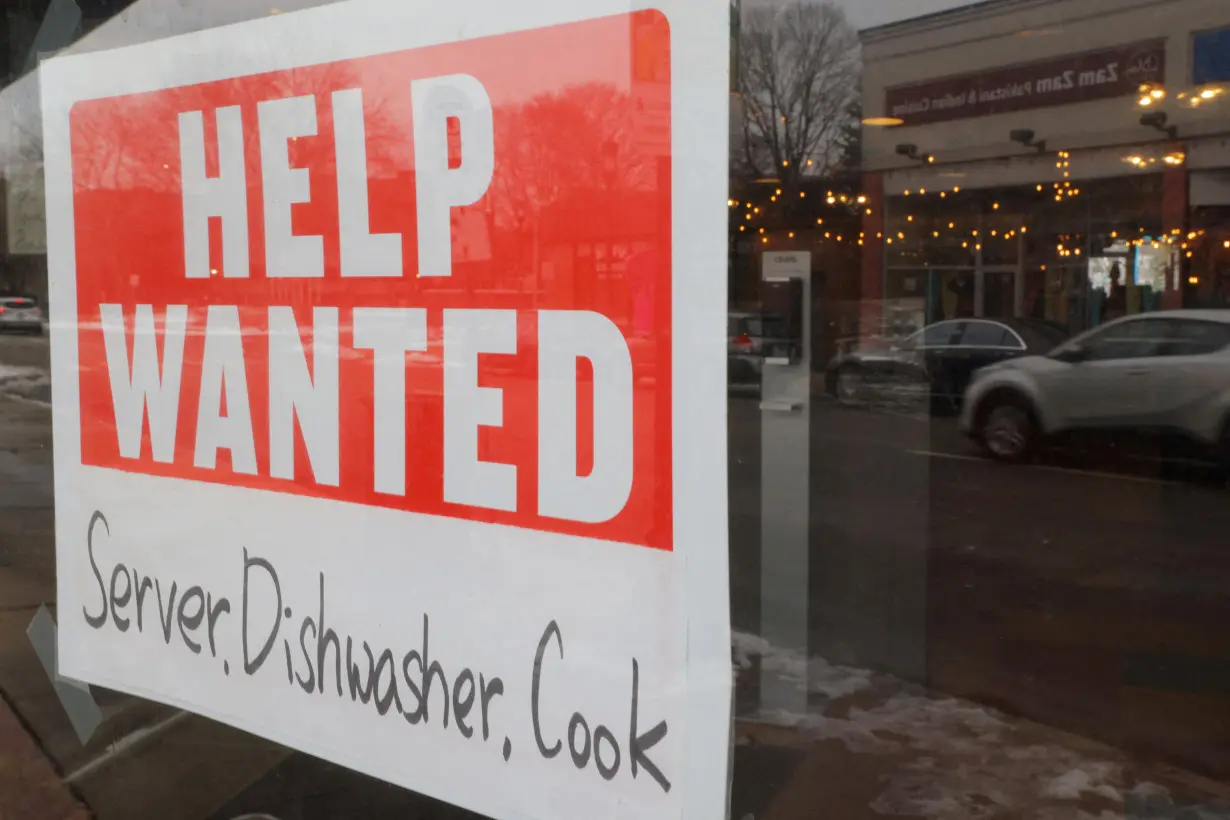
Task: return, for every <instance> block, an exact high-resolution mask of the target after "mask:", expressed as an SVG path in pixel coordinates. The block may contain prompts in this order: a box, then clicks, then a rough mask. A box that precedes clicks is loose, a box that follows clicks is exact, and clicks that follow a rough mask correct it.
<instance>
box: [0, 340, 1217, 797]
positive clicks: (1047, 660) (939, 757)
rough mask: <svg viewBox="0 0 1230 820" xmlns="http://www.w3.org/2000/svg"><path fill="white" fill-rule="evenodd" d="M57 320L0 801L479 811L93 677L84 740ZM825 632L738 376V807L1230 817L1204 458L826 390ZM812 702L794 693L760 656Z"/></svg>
mask: <svg viewBox="0 0 1230 820" xmlns="http://www.w3.org/2000/svg"><path fill="white" fill-rule="evenodd" d="M46 367H47V346H46V340H45V339H36V338H11V339H10V338H7V337H0V817H2V818H6V819H7V818H10V817H13V818H26V817H30V818H61V817H63V818H73V820H76V818H85V817H90V816H92V817H96V818H100V820H112V819H113V818H114V819H115V820H129V818H151V820H153V819H154V818H158V819H159V820H162V819H163V818H183V820H233V818H237V817H241V816H244V815H249V814H254V813H267V814H268V815H269V816H271V817H274V818H277V820H317V818H319V820H325V818H332V817H338V816H346V817H364V818H386V817H387V818H393V817H397V818H420V817H421V818H431V820H460V819H461V818H469V817H473V815H469V814H466V813H463V812H460V811H459V810H456V809H453V808H450V807H447V806H443V805H441V804H438V803H435V802H434V801H429V800H427V799H425V798H422V797H421V796H418V795H414V794H412V793H409V792H406V791H404V790H401V789H397V788H395V787H392V786H388V785H386V784H382V783H379V782H377V781H374V780H371V779H370V778H367V777H364V776H361V775H358V774H355V773H352V772H348V771H345V770H343V769H340V768H338V767H336V766H332V765H329V764H325V763H323V762H321V761H318V760H315V759H313V758H310V757H307V756H305V755H302V754H298V753H291V752H289V751H288V750H285V749H282V748H279V747H276V746H274V745H273V744H270V743H267V742H265V741H263V740H260V739H257V738H254V737H252V736H250V735H247V734H244V733H242V732H239V731H236V730H233V729H230V728H227V727H223V726H220V725H219V724H216V723H213V722H211V721H207V720H205V719H203V718H200V717H197V716H193V715H189V714H186V713H182V712H178V711H176V710H173V709H170V708H167V707H164V706H161V705H158V704H153V703H149V702H146V701H140V700H137V699H134V698H129V697H126V696H123V695H120V694H117V693H111V692H106V691H101V690H98V689H97V688H95V689H94V697H95V699H96V700H97V702H98V704H99V706H100V708H101V709H102V712H103V718H104V719H103V722H102V724H101V726H100V728H99V730H98V732H97V733H96V734H95V735H94V736H93V737H92V738H90V740H89V742H88V743H86V744H84V745H83V744H82V743H81V742H80V740H79V739H78V737H77V735H76V733H75V732H74V730H73V727H72V725H71V723H70V722H69V720H68V717H67V715H66V714H65V710H64V707H63V706H62V704H61V703H60V701H59V699H58V698H57V697H56V693H55V690H54V688H53V687H52V684H51V681H50V679H49V677H48V676H47V674H46V672H44V670H43V668H42V666H41V665H40V664H39V662H38V659H37V656H36V655H35V653H34V650H33V647H32V646H31V645H30V643H29V640H28V638H27V637H26V634H25V630H26V627H27V626H28V624H29V623H30V621H31V620H32V618H33V616H34V614H35V612H37V610H38V608H39V607H40V606H43V605H46V606H48V607H50V608H51V611H52V612H53V614H54V605H55V585H54V580H55V578H54V541H53V537H52V534H53V520H52V509H53V508H52V501H53V499H52V483H51V432H50V413H49V405H48V403H47V402H48V401H49V398H50V394H49V392H47V383H46ZM810 413H811V415H810V425H811V430H812V435H811V445H810V446H811V449H810V453H809V454H810V472H809V474H808V475H807V477H806V481H807V484H808V487H807V489H808V494H809V497H810V498H811V512H810V516H809V518H808V521H807V526H808V528H809V538H808V548H807V552H806V555H803V556H800V567H799V569H800V571H801V572H805V573H806V575H807V579H808V595H807V600H806V601H804V602H802V603H801V610H800V611H801V612H802V613H803V617H805V618H806V619H807V624H808V627H809V630H808V633H809V634H810V636H811V639H810V642H809V645H808V646H807V647H805V648H798V647H780V646H774V645H773V644H772V643H770V642H768V641H766V640H764V639H763V638H761V637H758V635H759V634H760V631H759V626H760V620H761V617H762V614H763V611H762V607H761V603H762V602H761V600H760V592H759V590H760V586H759V577H760V576H759V573H760V563H761V558H762V550H761V545H760V543H759V541H760V505H761V485H762V481H763V479H764V477H765V475H766V470H767V471H768V473H767V474H768V475H769V476H772V470H773V465H771V464H770V465H765V464H763V463H762V462H761V453H760V450H761V448H760V424H761V412H760V409H759V405H758V402H757V401H756V400H755V398H753V397H748V396H732V399H731V405H730V419H731V424H730V430H731V434H730V442H729V443H730V452H731V578H732V620H733V623H734V628H735V630H736V634H735V646H734V651H733V659H734V664H735V671H736V673H737V680H738V685H737V701H738V708H737V712H738V716H739V720H738V722H737V725H736V746H735V766H734V773H733V788H732V797H731V804H732V812H731V816H732V817H733V818H735V819H736V820H747V818H753V820H756V819H762V820H767V819H769V818H772V820H796V818H797V820H804V818H812V817H837V818H842V820H860V819H861V818H864V817H865V818H872V817H883V816H900V817H937V818H983V817H986V818H992V817H994V818H1018V817H1019V818H1037V819H1038V820H1048V819H1049V818H1078V819H1079V818H1097V819H1098V820H1112V819H1113V818H1128V817H1131V818H1169V817H1174V818H1178V817H1186V818H1230V786H1227V785H1225V784H1227V783H1230V634H1227V631H1226V630H1223V629H1219V628H1218V625H1220V624H1224V623H1227V622H1230V595H1227V591H1228V590H1230V550H1227V549H1226V535H1225V534H1226V533H1227V532H1230V504H1227V503H1226V502H1227V499H1228V497H1230V496H1227V490H1226V489H1225V488H1224V487H1222V486H1220V485H1218V484H1217V483H1215V482H1213V481H1211V480H1209V479H1208V478H1207V477H1206V476H1205V475H1203V474H1201V473H1200V472H1199V471H1194V470H1193V471H1190V472H1184V471H1179V472H1178V473H1176V472H1175V471H1174V470H1172V469H1163V468H1161V467H1160V466H1159V465H1158V464H1157V463H1156V462H1152V461H1150V460H1149V458H1148V457H1147V456H1148V454H1147V453H1146V454H1143V455H1141V454H1129V455H1128V456H1125V457H1123V458H1119V457H1116V458H1113V459H1109V460H1108V459H1105V458H1102V459H1090V458H1088V457H1086V456H1085V455H1083V454H1072V453H1066V452H1059V453H1055V454H1052V455H1051V456H1049V457H1048V459H1047V460H1046V461H1044V462H1043V463H1040V464H1036V465H1031V466H1025V467H1006V466H1001V465H997V464H993V463H990V462H987V461H985V460H983V459H982V458H980V457H979V456H978V455H977V454H976V453H975V452H974V451H973V450H972V448H971V445H970V444H969V443H968V442H966V441H965V440H964V439H963V438H962V437H961V436H960V435H959V433H958V432H957V431H956V429H955V426H954V425H953V423H952V421H951V420H950V419H933V418H930V417H929V416H928V415H927V414H926V413H922V412H917V408H914V407H911V406H910V405H909V402H905V403H904V404H902V403H898V404H896V405H894V406H892V407H891V408H890V409H887V410H886V409H884V408H883V407H842V406H838V405H836V404H834V403H833V402H830V401H827V400H824V399H823V398H822V397H821V396H819V395H817V396H816V397H815V398H814V401H813V405H812V409H811V411H810ZM765 669H768V670H769V671H770V672H771V673H772V674H774V675H778V676H780V677H781V678H782V679H784V680H786V681H787V683H788V684H789V685H792V686H796V687H798V689H799V693H800V695H801V697H800V699H799V702H800V703H802V704H803V705H802V707H800V708H794V709H790V710H782V709H776V708H773V705H772V704H766V703H764V702H762V700H763V699H762V698H761V697H760V693H759V692H758V685H759V681H760V680H761V678H762V676H763V673H764V670H765Z"/></svg>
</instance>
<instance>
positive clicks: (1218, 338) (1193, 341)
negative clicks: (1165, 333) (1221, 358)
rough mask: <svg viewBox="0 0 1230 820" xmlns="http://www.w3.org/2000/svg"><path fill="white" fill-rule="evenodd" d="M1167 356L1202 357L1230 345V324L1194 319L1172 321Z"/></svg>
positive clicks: (1165, 349)
mask: <svg viewBox="0 0 1230 820" xmlns="http://www.w3.org/2000/svg"><path fill="white" fill-rule="evenodd" d="M1169 329H1170V333H1169V338H1168V339H1167V340H1166V344H1165V346H1164V348H1163V353H1162V355H1165V356H1202V355H1205V354H1207V353H1214V352H1216V351H1218V350H1221V349H1222V348H1224V347H1226V346H1227V345H1230V324H1226V323H1223V322H1205V321H1198V320H1192V319H1184V320H1172V321H1171V322H1170V328H1169Z"/></svg>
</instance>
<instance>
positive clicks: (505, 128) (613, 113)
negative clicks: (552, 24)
mask: <svg viewBox="0 0 1230 820" xmlns="http://www.w3.org/2000/svg"><path fill="white" fill-rule="evenodd" d="M636 122H637V119H636V116H635V111H634V103H633V101H632V99H631V97H630V96H629V95H628V94H627V93H626V92H623V91H619V90H618V89H616V88H614V87H613V86H609V85H602V84H596V83H590V84H586V85H579V86H574V87H571V88H568V89H566V90H564V91H562V92H559V93H554V94H543V95H539V96H537V97H534V98H533V99H532V100H530V101H529V102H527V103H524V104H522V105H517V106H504V107H500V108H497V109H496V111H495V134H496V137H495V139H496V147H495V151H496V156H497V157H499V158H500V169H499V172H498V173H497V174H496V175H495V179H494V180H493V183H492V189H491V192H490V197H491V201H492V203H493V206H494V210H495V219H496V223H497V225H499V226H500V227H501V228H507V229H512V230H519V229H521V228H524V227H526V226H527V225H529V224H530V223H531V222H532V221H533V220H534V219H536V218H537V216H538V214H540V213H541V212H542V210H543V209H544V208H546V207H548V206H550V205H552V204H555V203H558V202H561V201H564V200H565V199H566V198H567V197H568V195H569V194H570V193H571V192H577V191H586V192H593V191H602V192H607V193H613V192H616V191H621V190H623V191H627V190H632V189H635V188H638V187H646V185H647V184H652V182H653V178H652V176H647V175H648V174H649V171H650V165H649V162H648V157H647V156H646V155H645V153H644V151H643V150H641V149H640V148H638V146H637V143H636V133H635V129H636Z"/></svg>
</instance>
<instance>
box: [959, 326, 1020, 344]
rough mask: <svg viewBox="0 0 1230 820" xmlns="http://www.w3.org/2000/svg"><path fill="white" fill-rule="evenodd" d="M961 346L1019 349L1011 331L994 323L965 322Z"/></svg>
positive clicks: (1018, 342)
mask: <svg viewBox="0 0 1230 820" xmlns="http://www.w3.org/2000/svg"><path fill="white" fill-rule="evenodd" d="M961 344H962V345H968V346H971V347H1020V344H1021V343H1020V341H1018V340H1017V338H1016V337H1015V336H1014V335H1013V334H1012V331H1010V330H1008V328H1006V327H1004V326H1003V325H998V324H995V323H994V322H966V324H965V331H964V332H963V333H962V334H961Z"/></svg>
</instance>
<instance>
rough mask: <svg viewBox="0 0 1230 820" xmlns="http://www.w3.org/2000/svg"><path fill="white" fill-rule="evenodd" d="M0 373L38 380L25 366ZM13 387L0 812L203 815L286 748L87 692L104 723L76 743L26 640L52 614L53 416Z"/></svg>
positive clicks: (7, 394) (8, 416)
mask: <svg viewBox="0 0 1230 820" xmlns="http://www.w3.org/2000/svg"><path fill="white" fill-rule="evenodd" d="M0 368H6V372H5V373H4V374H2V375H9V376H12V375H13V372H14V370H18V372H20V373H21V374H22V379H21V380H20V381H19V382H17V383H16V384H17V385H18V386H19V387H20V386H22V385H24V386H29V385H34V386H35V387H34V389H35V390H37V389H38V388H39V387H44V386H45V385H46V380H45V378H44V379H39V378H38V377H37V374H36V375H34V376H33V377H27V376H28V374H29V369H30V365H27V364H24V363H23V364H22V365H20V366H13V365H5V364H4V362H2V361H0ZM19 368H20V369H19ZM34 369H37V368H34ZM14 385H15V382H14V380H12V379H10V380H8V381H6V382H4V383H3V384H0V762H2V763H3V764H4V767H3V768H0V817H2V818H5V820H8V819H9V818H24V817H27V816H28V817H30V818H31V820H44V819H45V820H56V819H57V818H60V817H64V818H69V817H73V818H76V817H85V816H87V815H86V814H85V813H83V812H84V810H83V809H81V808H80V804H84V806H85V807H86V808H88V810H89V812H90V813H91V814H92V815H93V816H94V817H97V818H99V820H112V818H114V819H115V820H146V819H147V818H148V820H201V818H204V817H208V816H209V815H210V814H211V813H212V812H214V811H215V810H216V809H217V808H218V807H219V806H221V805H222V804H223V803H225V802H226V801H227V800H229V799H230V798H231V797H232V796H233V795H235V794H238V793H239V792H241V791H242V790H243V789H245V788H246V787H247V786H249V785H250V784H251V783H252V782H254V781H255V780H257V779H259V778H260V777H262V776H263V775H264V774H265V773H266V772H267V771H269V770H270V769H271V768H273V766H275V765H276V764H277V763H278V762H279V761H281V760H282V759H283V758H285V757H286V755H287V754H288V752H287V751H286V750H285V749H282V748H280V747H278V746H276V745H274V744H272V743H268V742H266V741H263V740H260V739H257V738H254V737H252V736H250V735H247V734H244V733H242V732H239V731H236V730H233V729H229V728H227V727H224V726H221V725H220V724H217V723H214V722H212V721H208V720H205V719H204V718H200V717H197V716H194V715H186V714H184V713H180V712H177V711H176V710H173V709H171V708H169V707H166V706H162V705H161V704H156V703H151V702H148V701H143V700H139V699H137V698H131V697H127V696H124V695H120V694H118V693H114V692H108V691H102V690H99V689H97V688H95V689H94V697H95V699H96V701H97V702H98V704H99V706H100V707H101V709H102V712H103V718H104V720H103V723H102V725H101V726H100V727H99V729H98V731H97V732H96V733H95V735H94V736H93V737H92V738H90V740H89V742H88V743H87V744H85V745H84V746H83V745H82V744H81V742H80V741H79V740H78V738H77V735H76V733H75V732H74V730H73V728H72V725H71V724H70V723H69V720H68V717H67V714H66V713H65V711H64V707H63V705H62V704H61V703H60V701H59V699H58V697H57V695H56V693H55V690H54V689H53V688H52V685H51V681H50V679H49V678H48V676H47V674H46V673H45V672H44V670H43V667H42V665H41V664H40V663H39V660H38V657H37V656H36V655H35V652H34V649H33V647H32V646H31V644H30V641H29V638H28V637H27V636H26V628H27V627H28V626H29V624H30V621H31V620H32V619H33V617H34V614H35V612H37V611H38V608H39V607H40V606H42V605H47V607H48V608H49V609H50V610H51V612H52V614H53V615H54V614H56V610H55V541H54V516H53V485H52V461H51V413H50V409H49V408H48V407H47V405H46V404H44V403H43V402H42V401H40V400H39V398H38V397H37V395H32V396H29V397H26V396H23V395H21V393H20V392H19V391H18V390H17V389H15V388H14ZM3 388H7V389H3ZM14 394H16V395H14ZM15 766H16V767H17V768H13V767H15ZM74 806H77V807H78V808H73V807H74ZM23 811H25V812H26V813H25V814H23V813H22V812H23ZM74 812H75V813H74Z"/></svg>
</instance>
